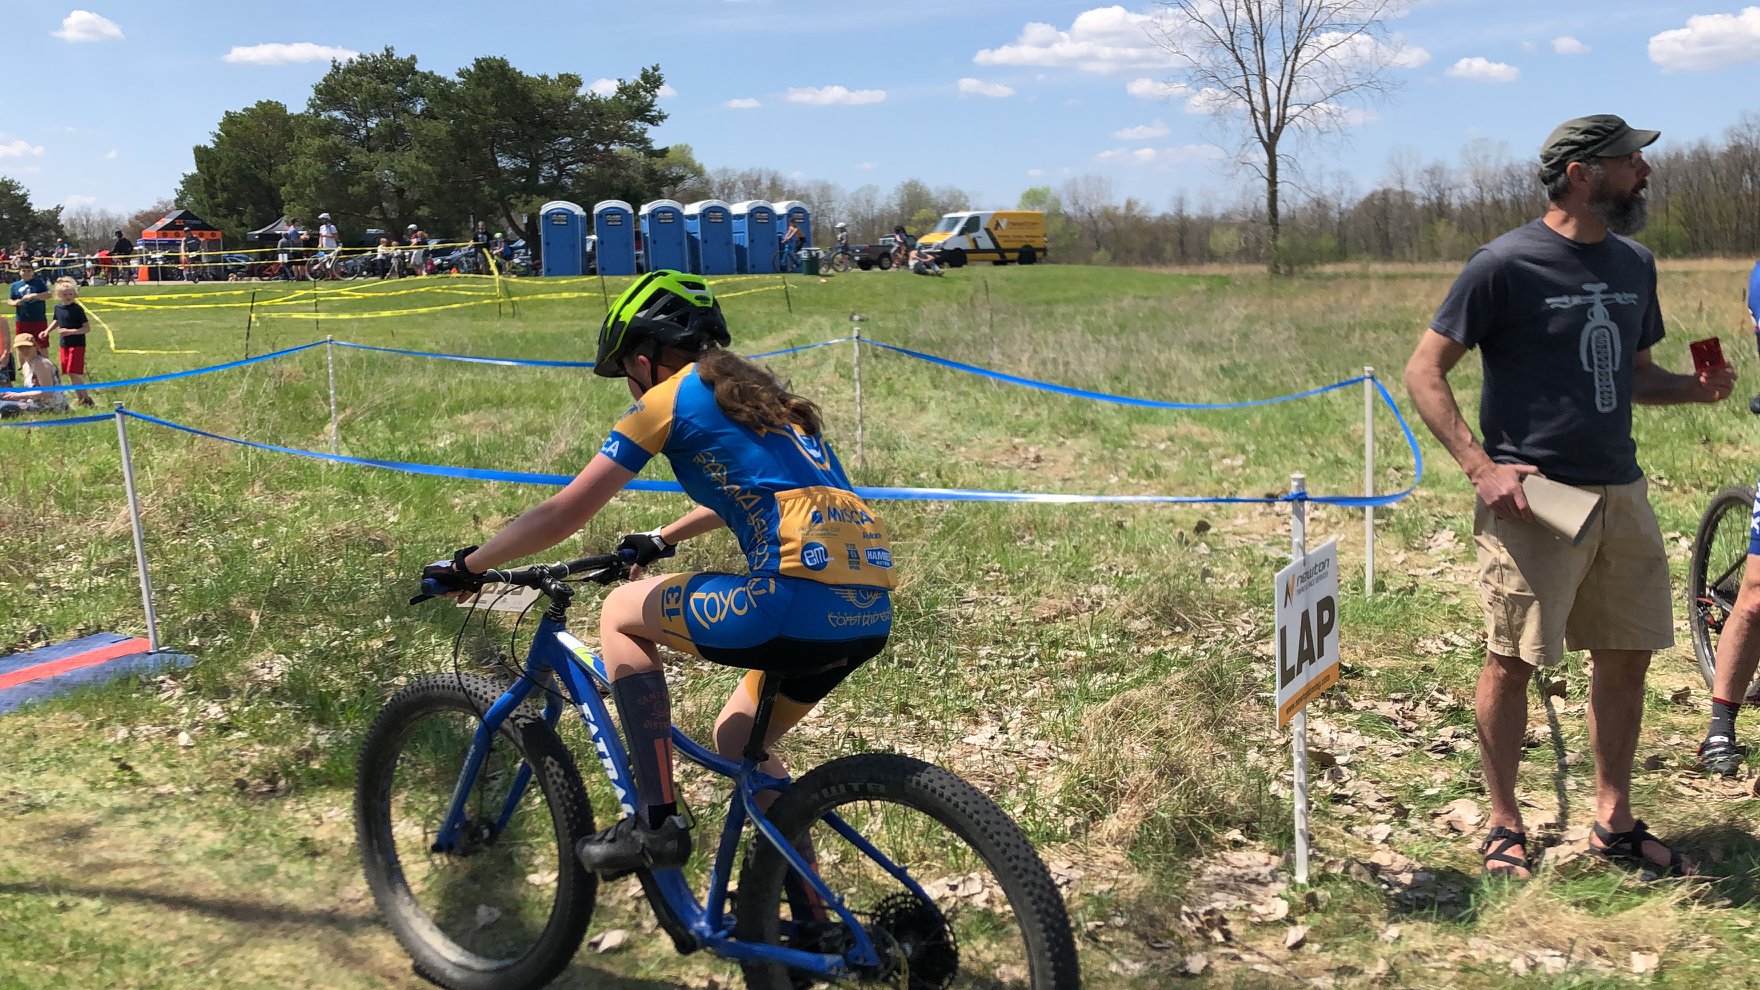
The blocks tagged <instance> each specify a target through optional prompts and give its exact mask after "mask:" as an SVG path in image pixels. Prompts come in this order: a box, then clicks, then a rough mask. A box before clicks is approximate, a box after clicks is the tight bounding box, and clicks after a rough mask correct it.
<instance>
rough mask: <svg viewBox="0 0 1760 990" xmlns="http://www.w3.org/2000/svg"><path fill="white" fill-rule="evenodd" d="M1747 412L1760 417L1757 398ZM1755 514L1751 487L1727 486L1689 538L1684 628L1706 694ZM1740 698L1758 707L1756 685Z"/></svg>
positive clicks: (1759, 694)
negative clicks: (1689, 550)
mask: <svg viewBox="0 0 1760 990" xmlns="http://www.w3.org/2000/svg"><path fill="white" fill-rule="evenodd" d="M1748 409H1749V411H1750V412H1753V413H1755V414H1756V415H1760V396H1755V397H1754V398H1753V399H1751V400H1750V401H1749V403H1748ZM1753 509H1754V488H1753V486H1752V485H1730V486H1728V487H1726V488H1724V489H1722V490H1721V491H1719V492H1718V493H1717V494H1716V495H1713V496H1712V497H1711V503H1710V504H1709V505H1707V506H1706V507H1705V514H1704V515H1703V516H1701V517H1700V518H1699V530H1698V532H1697V533H1696V534H1694V536H1693V551H1692V555H1691V556H1690V557H1689V558H1688V560H1687V625H1688V627H1689V628H1690V629H1691V631H1692V638H1693V655H1694V657H1695V658H1696V659H1697V660H1698V661H1699V673H1700V674H1701V675H1702V676H1703V677H1704V678H1705V687H1706V688H1707V689H1710V688H1712V687H1713V686H1714V684H1715V682H1716V679H1717V639H1718V637H1719V636H1721V635H1722V634H1723V626H1724V623H1725V622H1727V621H1728V620H1729V614H1730V612H1731V611H1733V610H1734V609H1735V607H1736V594H1737V593H1738V592H1739V591H1741V588H1742V570H1743V568H1744V567H1746V566H1747V563H1748V540H1749V538H1750V535H1751V533H1752V531H1753V526H1754V518H1753ZM1743 696H1744V697H1745V698H1747V699H1748V700H1750V701H1760V679H1756V681H1755V683H1753V684H1750V685H1748V688H1747V690H1746V691H1745V692H1744V693H1743Z"/></svg>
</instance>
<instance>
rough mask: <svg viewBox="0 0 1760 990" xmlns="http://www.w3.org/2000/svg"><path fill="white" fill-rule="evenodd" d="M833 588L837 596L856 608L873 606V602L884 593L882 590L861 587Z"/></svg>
mask: <svg viewBox="0 0 1760 990" xmlns="http://www.w3.org/2000/svg"><path fill="white" fill-rule="evenodd" d="M834 590H835V591H836V593H837V597H839V598H841V599H843V600H844V601H846V602H849V603H850V604H851V605H854V606H855V607H856V608H873V607H874V603H875V602H877V601H879V600H880V599H881V598H882V597H884V596H885V595H886V592H884V591H867V590H865V589H862V588H836V589H834Z"/></svg>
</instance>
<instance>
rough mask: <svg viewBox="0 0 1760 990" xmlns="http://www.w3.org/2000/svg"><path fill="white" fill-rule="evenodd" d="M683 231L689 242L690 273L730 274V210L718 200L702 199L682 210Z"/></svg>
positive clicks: (731, 250) (731, 247)
mask: <svg viewBox="0 0 1760 990" xmlns="http://www.w3.org/2000/svg"><path fill="white" fill-rule="evenodd" d="M684 229H685V232H686V233H687V234H689V235H690V239H691V271H693V272H696V273H697V274H698V275H732V274H734V273H735V272H736V271H737V269H736V268H735V267H734V263H733V210H732V208H730V207H729V206H728V205H727V204H726V203H723V202H722V201H720V200H718V199H703V200H698V201H697V202H695V203H692V204H691V205H689V206H687V207H685V208H684Z"/></svg>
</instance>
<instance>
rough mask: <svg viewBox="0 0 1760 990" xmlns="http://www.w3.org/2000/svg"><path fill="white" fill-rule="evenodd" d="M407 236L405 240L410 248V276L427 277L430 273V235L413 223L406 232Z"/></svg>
mask: <svg viewBox="0 0 1760 990" xmlns="http://www.w3.org/2000/svg"><path fill="white" fill-rule="evenodd" d="M405 234H406V235H407V236H406V237H405V239H404V240H405V244H406V246H407V247H408V248H409V272H408V274H411V275H426V274H427V273H428V252H427V244H428V235H427V234H425V233H423V232H422V231H421V230H419V229H417V227H416V225H415V224H413V223H412V224H410V225H409V227H408V228H407V229H406V230H405Z"/></svg>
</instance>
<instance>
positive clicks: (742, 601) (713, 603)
mask: <svg viewBox="0 0 1760 990" xmlns="http://www.w3.org/2000/svg"><path fill="white" fill-rule="evenodd" d="M775 588H776V582H775V581H770V582H767V583H764V582H759V581H750V582H747V583H746V584H742V585H740V586H739V587H737V588H729V589H727V590H726V591H698V592H693V593H692V594H691V615H693V616H695V617H696V620H697V621H698V622H700V623H702V624H703V625H705V626H712V625H714V624H715V623H717V622H720V621H721V620H723V619H726V618H728V617H730V616H737V615H744V614H746V613H747V612H750V611H751V610H752V603H753V602H754V601H755V600H756V599H758V598H761V597H763V596H764V595H767V594H769V593H770V592H772V591H774V590H775Z"/></svg>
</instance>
